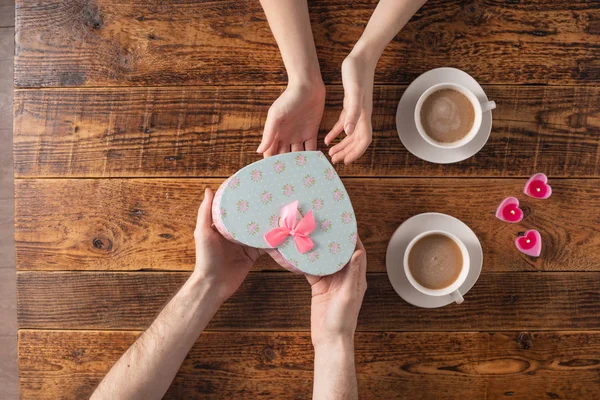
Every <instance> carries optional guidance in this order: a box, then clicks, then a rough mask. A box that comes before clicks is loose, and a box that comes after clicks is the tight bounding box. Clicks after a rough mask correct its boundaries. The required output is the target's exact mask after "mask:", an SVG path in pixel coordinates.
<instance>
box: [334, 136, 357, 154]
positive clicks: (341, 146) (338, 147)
mask: <svg viewBox="0 0 600 400" xmlns="http://www.w3.org/2000/svg"><path fill="white" fill-rule="evenodd" d="M352 141H353V137H352V136H346V137H345V138H344V140H342V141H341V142H339V143H338V144H336V145H335V146H333V147H332V148H331V149H329V155H330V156H333V155H334V154H335V153H339V152H340V151H342V150H344V149H345V148H346V147H347V146H348V145H349V144H350V143H352Z"/></svg>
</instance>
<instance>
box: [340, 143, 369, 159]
mask: <svg viewBox="0 0 600 400" xmlns="http://www.w3.org/2000/svg"><path fill="white" fill-rule="evenodd" d="M370 144H371V140H370V139H368V140H366V139H363V140H358V141H355V142H354V146H352V149H350V151H349V152H348V154H346V156H345V157H344V164H350V163H353V162H354V161H356V160H358V159H359V158H360V156H362V155H363V154H364V153H365V151H367V148H368V147H369V145H370Z"/></svg>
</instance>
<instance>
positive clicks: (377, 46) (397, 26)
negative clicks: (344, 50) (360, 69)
mask: <svg viewBox="0 0 600 400" xmlns="http://www.w3.org/2000/svg"><path fill="white" fill-rule="evenodd" d="M426 1H427V0H380V1H379V4H377V7H376V8H375V11H374V12H373V15H372V16H371V19H370V20H369V23H368V24H367V27H366V28H365V31H364V32H363V34H362V36H361V37H360V39H359V40H358V42H356V45H355V46H354V49H353V52H358V53H361V54H363V55H365V56H366V58H367V59H369V60H372V61H373V62H374V63H375V64H376V63H377V60H379V57H381V54H382V53H383V50H384V49H385V48H386V47H387V45H388V44H389V43H390V42H391V41H392V39H393V38H394V37H395V36H396V35H397V34H398V32H400V30H401V29H402V28H403V27H404V25H406V23H407V22H408V21H409V20H410V19H411V17H412V16H413V15H414V14H415V13H416V12H417V11H418V10H419V8H421V6H423V4H425V2H426ZM373 67H374V66H373Z"/></svg>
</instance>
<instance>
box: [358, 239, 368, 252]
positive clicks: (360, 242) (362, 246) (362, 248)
mask: <svg viewBox="0 0 600 400" xmlns="http://www.w3.org/2000/svg"><path fill="white" fill-rule="evenodd" d="M356 250H362V251H365V245H364V244H363V242H362V240H360V236H358V235H357V236H356ZM365 252H366V251H365Z"/></svg>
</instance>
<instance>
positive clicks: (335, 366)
mask: <svg viewBox="0 0 600 400" xmlns="http://www.w3.org/2000/svg"><path fill="white" fill-rule="evenodd" d="M366 272H367V253H366V252H365V248H364V247H363V245H362V243H361V241H360V239H358V243H357V246H356V251H355V252H354V254H353V255H352V259H351V260H350V263H348V265H346V267H344V269H342V270H341V271H339V272H336V273H335V274H333V275H330V276H324V277H316V276H308V275H307V276H306V278H307V279H308V282H309V283H310V285H311V287H312V305H311V315H310V331H311V337H312V342H313V346H314V347H315V381H314V387H313V399H348V400H353V399H358V387H357V383H356V371H355V368H354V331H355V330H356V321H357V319H358V313H359V311H360V306H361V305H362V301H363V296H364V294H365V291H366V289H367V278H366Z"/></svg>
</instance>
